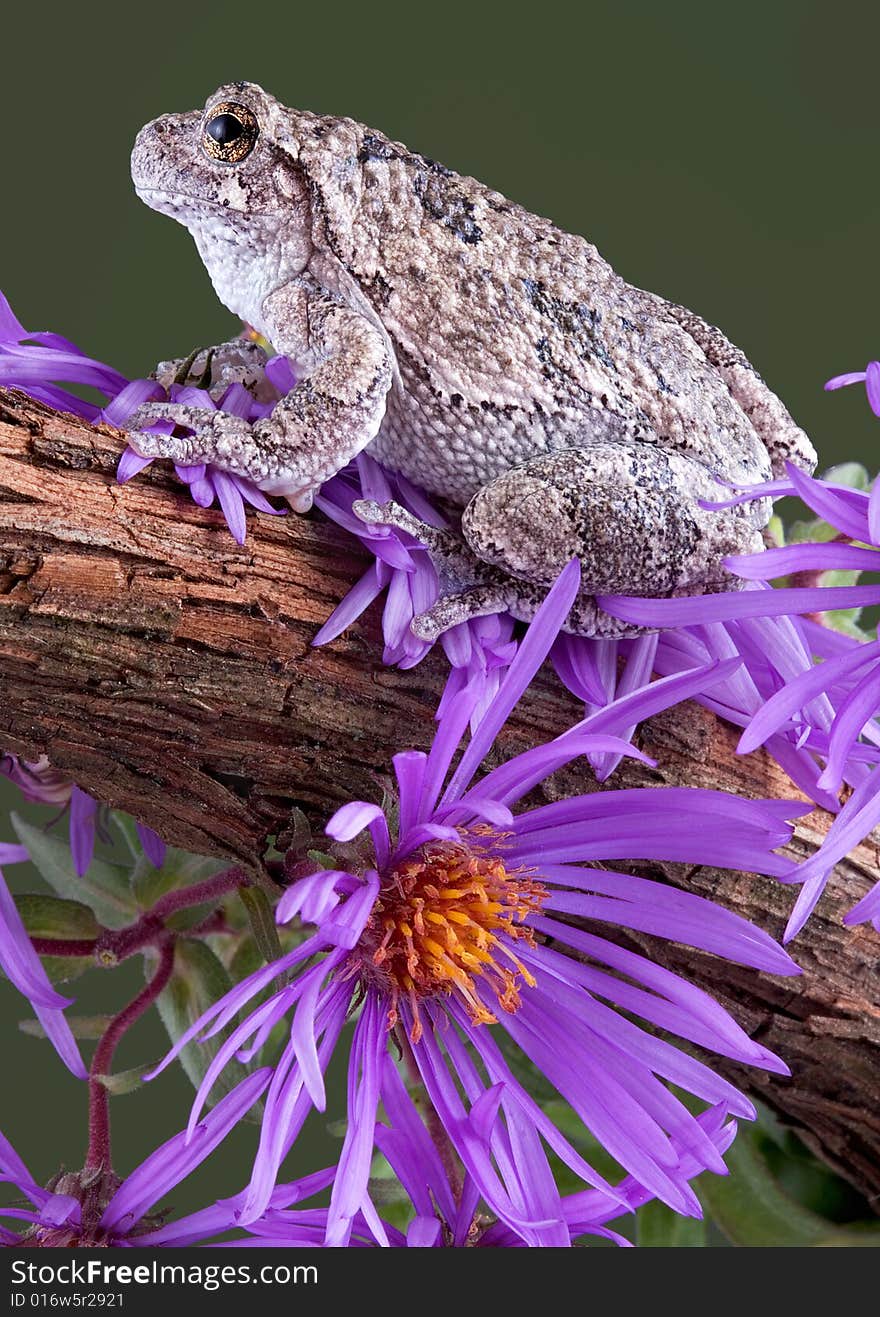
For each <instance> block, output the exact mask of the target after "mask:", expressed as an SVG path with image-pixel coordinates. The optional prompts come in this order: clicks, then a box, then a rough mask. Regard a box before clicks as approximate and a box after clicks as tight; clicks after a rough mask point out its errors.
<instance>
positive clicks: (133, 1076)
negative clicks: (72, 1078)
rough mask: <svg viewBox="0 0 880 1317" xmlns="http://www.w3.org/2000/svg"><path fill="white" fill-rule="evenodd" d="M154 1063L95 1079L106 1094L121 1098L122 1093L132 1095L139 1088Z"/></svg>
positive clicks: (99, 1076) (97, 1076) (149, 1062)
mask: <svg viewBox="0 0 880 1317" xmlns="http://www.w3.org/2000/svg"><path fill="white" fill-rule="evenodd" d="M155 1064H156V1063H155V1061H148V1062H147V1063H146V1064H145V1065H136V1066H133V1067H132V1069H131V1070H117V1071H116V1073H115V1074H112V1075H96V1076H95V1078H96V1079H97V1080H98V1083H99V1084H103V1086H104V1088H106V1090H107V1092H108V1093H112V1094H113V1096H114V1097H121V1096H122V1094H123V1093H133V1092H134V1091H135V1089H136V1088H140V1087H141V1085H142V1084H143V1082H144V1075H145V1074H146V1073H147V1071H148V1070H152V1069H153V1066H154V1065H155Z"/></svg>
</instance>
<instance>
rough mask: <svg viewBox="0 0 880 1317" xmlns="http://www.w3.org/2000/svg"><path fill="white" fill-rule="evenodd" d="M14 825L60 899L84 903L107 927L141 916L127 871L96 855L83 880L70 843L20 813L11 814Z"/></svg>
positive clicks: (35, 862)
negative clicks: (36, 825) (74, 863)
mask: <svg viewBox="0 0 880 1317" xmlns="http://www.w3.org/2000/svg"><path fill="white" fill-rule="evenodd" d="M10 819H11V821H12V826H13V828H14V829H15V832H16V835H17V837H18V839H19V841H20V842H21V844H22V846H26V847H27V849H28V854H29V855H30V858H31V861H32V862H33V864H34V866H35V868H36V869H37V870H38V872H39V874H40V877H41V878H43V879H44V880H45V881H46V883H48V885H49V887H51V888H52V890H53V891H54V892H56V893H57V894H58V895H59V896H62V897H64V898H65V899H67V900H71V901H77V902H79V903H85V904H86V905H87V906H88V907H89V909H90V910H91V911H92V912H93V914H94V916H95V918H96V919H97V920H98V922H99V923H100V924H103V925H104V927H105V928H114V929H116V928H125V926H126V925H127V924H132V923H134V921H135V920H136V919H137V917H138V915H139V914H140V910H139V908H138V904H137V901H136V900H135V897H134V895H133V893H132V890H131V886H130V883H129V873H128V870H127V869H126V868H125V867H124V866H123V865H121V864H110V863H109V862H108V861H106V860H102V859H100V858H98V857H97V856H96V857H95V858H94V859H93V860H92V863H91V864H90V865H89V870H88V873H86V874H85V875H84V876H83V877H82V878H81V877H80V876H79V874H78V873H77V872H76V870H75V869H74V867H73V860H72V859H71V855H70V847H69V845H68V844H67V841H66V840H64V841H62V840H61V838H60V837H56V836H54V835H53V834H52V833H51V832H46V831H45V830H44V829H43V828H37V827H34V825H33V824H31V823H28V822H26V820H25V819H23V818H21V817H20V816H19V815H18V814H16V813H15V812H13V813H12V814H10Z"/></svg>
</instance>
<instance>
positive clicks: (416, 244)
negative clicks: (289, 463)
mask: <svg viewBox="0 0 880 1317" xmlns="http://www.w3.org/2000/svg"><path fill="white" fill-rule="evenodd" d="M336 123H337V124H339V125H344V129H343V134H344V136H345V137H346V139H347V150H348V159H349V161H351V158H352V154H353V150H354V148H355V147H356V168H355V169H353V170H350V175H349V178H348V180H347V183H346V186H347V203H348V204H347V207H346V208H347V209H348V210H349V211H352V212H353V214H352V215H351V218H350V221H348V222H346V224H345V230H346V231H345V232H344V233H342V234H339V233H337V232H336V230H335V229H334V226H333V224H332V222H331V224H330V225H329V227H328V226H326V225H325V228H324V233H325V234H327V235H328V236H329V237H330V239H331V241H332V240H333V238H334V237H336V238H338V242H337V243H336V244H335V249H336V254H337V256H339V257H340V259H342V260H343V263H344V264H345V266H346V269H347V270H348V272H349V274H350V275H351V276H352V277H353V278H354V280H355V281H356V282H357V284H358V285H359V288H360V290H361V292H362V293H363V295H364V296H365V297H366V299H367V300H368V302H369V303H370V306H371V308H372V310H373V312H374V313H375V315H376V316H377V318H378V319H379V320H380V321H381V323H382V325H383V326H384V328H385V330H386V332H387V334H388V336H389V338H390V340H391V343H392V345H393V347H394V351H395V355H396V359H397V364H398V368H399V381H398V383H397V384H396V385H395V388H394V389H393V391H392V395H391V397H390V399H389V405H388V411H387V415H386V418H385V421H384V423H383V426H382V429H381V431H380V434H379V436H378V438H377V439H376V441H375V451H376V455H377V457H379V458H380V459H381V460H383V461H385V462H386V463H387V464H388V465H390V466H392V467H394V468H395V469H398V470H401V471H403V472H404V473H405V474H407V475H409V476H411V477H414V478H416V479H419V480H420V481H421V483H422V484H423V485H427V486H428V487H429V488H431V489H432V490H433V492H435V493H439V494H443V495H445V496H446V497H448V498H451V499H453V500H454V501H456V502H458V503H464V502H466V501H467V499H468V498H469V497H470V496H471V495H472V494H473V493H474V492H475V490H476V489H478V488H480V487H481V486H482V485H485V484H486V483H487V482H488V481H489V480H491V479H493V478H494V477H495V476H496V475H498V474H500V473H501V472H503V471H506V470H509V469H510V468H511V467H513V466H517V465H519V464H521V463H522V462H523V461H526V460H528V459H529V458H531V457H534V456H536V455H538V454H541V453H544V452H548V451H552V450H554V449H567V448H578V447H584V446H587V445H589V444H590V443H593V442H599V441H604V440H608V439H613V438H616V437H627V438H630V439H633V440H639V439H644V440H645V441H646V442H650V443H654V444H659V445H660V446H662V447H667V448H670V449H673V450H676V451H681V452H687V453H689V454H690V455H692V456H694V457H696V458H697V459H698V460H700V461H701V462H703V463H704V464H705V465H706V466H707V467H709V468H710V469H711V470H713V471H714V472H715V473H716V474H718V475H719V476H721V477H722V478H724V479H729V480H734V481H742V482H744V483H748V482H752V481H756V480H760V479H762V478H764V477H766V476H769V474H770V462H769V458H768V453H767V446H766V444H765V442H763V441H762V438H761V437H760V436H759V434H758V433H757V432H756V428H755V426H754V425H753V424H752V422H751V421H750V419H749V417H748V416H747V415H746V413H745V411H744V410H743V408H742V407H741V406H740V405H739V403H738V402H737V401H736V400H735V398H734V396H733V394H732V392H731V388H730V387H729V383H728V382H727V381H726V380H725V376H724V373H723V372H722V371H719V369H718V368H717V366H716V365H715V364H713V362H712V361H711V360H710V358H709V357H708V356H707V355H706V352H704V350H703V348H702V347H701V346H700V345H699V344H698V342H697V340H696V339H695V337H694V335H693V333H692V326H689V325H686V324H684V323H682V317H681V316H678V317H676V315H675V314H674V312H675V311H677V310H678V308H672V307H670V306H669V304H667V303H666V302H664V301H663V300H662V299H661V298H657V297H654V296H652V295H651V294H648V293H644V292H642V291H641V290H640V289H636V288H633V287H631V286H630V285H628V284H627V283H625V282H624V281H623V280H622V279H621V278H620V277H619V276H618V275H616V274H615V273H614V271H613V270H612V269H611V267H610V266H609V265H608V263H607V262H606V261H605V260H604V259H603V258H602V257H601V256H600V255H599V253H598V252H597V250H596V248H595V247H594V246H593V245H592V244H591V243H589V242H588V241H587V240H586V239H584V238H582V237H579V236H577V235H574V234H569V233H566V232H564V231H563V230H561V229H559V228H558V227H557V226H556V225H554V224H553V223H552V222H551V221H550V220H548V219H545V218H542V217H541V216H537V215H533V214H531V213H530V212H529V211H527V210H525V209H524V208H523V207H521V206H519V205H517V204H516V203H515V202H512V201H510V200H509V199H508V198H506V197H504V196H503V195H502V194H501V193H499V192H496V191H493V190H492V189H490V188H488V187H486V186H484V185H483V184H481V183H480V182H478V181H477V180H476V179H472V178H468V177H465V176H462V175H459V174H456V173H454V172H453V171H451V170H449V169H447V168H445V167H444V166H442V165H439V164H437V163H436V162H434V161H431V160H428V159H426V158H425V157H423V156H420V155H416V154H414V153H413V152H410V151H409V150H407V148H406V147H404V146H402V145H401V144H399V143H394V142H390V141H388V139H386V138H384V137H383V136H381V135H380V134H378V133H374V132H372V131H371V130H368V129H365V128H363V127H362V126H361V125H358V124H354V123H353V121H349V120H340V121H336ZM326 146H327V141H326V135H325V137H324V142H323V143H322V147H323V148H324V149H326ZM338 178H339V170H338V168H337V170H336V174H335V178H334V186H337V187H338ZM692 319H693V321H695V322H698V323H699V324H703V322H701V321H698V318H697V317H693V318H692ZM706 328H709V327H706ZM715 332H716V333H717V331H715ZM719 337H720V336H719ZM722 341H723V342H724V343H725V344H726V340H722ZM727 346H728V347H729V346H730V345H727ZM732 351H735V350H734V349H732ZM738 360H740V361H741V362H743V363H745V367H746V368H747V369H748V370H749V371H751V378H752V380H753V381H754V380H757V382H758V385H757V386H756V387H759V388H761V389H763V390H764V393H766V394H767V395H768V396H769V397H771V398H773V395H771V394H769V390H766V388H765V386H763V385H762V383H761V381H760V379H759V377H758V376H757V375H755V373H754V372H753V371H752V370H751V367H750V366H749V364H748V362H747V361H746V359H745V358H744V357H742V354H738ZM774 401H775V402H777V404H778V400H775V399H774ZM778 407H779V408H780V409H781V411H782V413H783V414H784V416H785V417H786V418H787V413H785V412H784V409H783V408H782V407H781V404H778ZM788 421H789V423H790V425H791V426H792V428H793V429H796V427H794V425H793V422H791V421H790V418H788ZM798 433H800V432H798ZM807 442H808V441H807ZM429 454H430V461H428V460H427V459H428V456H429Z"/></svg>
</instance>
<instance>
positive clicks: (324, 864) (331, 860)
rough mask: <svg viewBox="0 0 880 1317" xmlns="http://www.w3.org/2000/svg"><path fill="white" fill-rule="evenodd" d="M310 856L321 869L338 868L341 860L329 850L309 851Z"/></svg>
mask: <svg viewBox="0 0 880 1317" xmlns="http://www.w3.org/2000/svg"><path fill="white" fill-rule="evenodd" d="M308 857H309V859H310V860H311V861H312V863H313V864H317V866H318V868H319V869H338V868H339V861H338V860H337V859H336V858H335V857H334V856H333V855H328V853H327V851H309V852H308Z"/></svg>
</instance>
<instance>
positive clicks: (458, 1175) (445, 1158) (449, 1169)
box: [394, 1025, 464, 1225]
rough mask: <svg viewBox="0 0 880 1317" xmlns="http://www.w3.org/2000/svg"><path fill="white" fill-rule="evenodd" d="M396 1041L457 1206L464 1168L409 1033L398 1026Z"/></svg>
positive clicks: (413, 1094) (395, 1033)
mask: <svg viewBox="0 0 880 1317" xmlns="http://www.w3.org/2000/svg"><path fill="white" fill-rule="evenodd" d="M394 1037H395V1038H396V1039H397V1043H398V1046H399V1047H400V1050H401V1052H402V1053H403V1060H404V1064H405V1065H406V1071H407V1074H408V1076H409V1079H410V1083H411V1085H412V1089H413V1092H412V1099H413V1102H414V1103H415V1105H416V1107H417V1108H418V1109H419V1110H420V1111H421V1112H422V1113H423V1114H424V1117H425V1124H426V1125H427V1128H428V1133H429V1134H430V1136H431V1141H432V1143H433V1144H434V1147H435V1148H436V1149H437V1152H438V1153H439V1155H440V1160H441V1162H442V1163H443V1169H444V1170H445V1172H446V1176H447V1178H448V1180H449V1187H450V1188H451V1190H452V1196H453V1198H454V1199H455V1202H456V1205H457V1204H458V1203H460V1202H461V1194H462V1190H463V1189H464V1167H463V1166H462V1164H461V1161H460V1160H459V1156H458V1153H457V1152H456V1151H455V1148H454V1146H453V1144H452V1140H451V1139H450V1137H449V1134H448V1133H447V1131H446V1126H445V1125H444V1124H443V1121H442V1120H441V1119H440V1116H439V1115H438V1113H437V1108H436V1107H435V1106H434V1104H433V1102H432V1101H431V1099H430V1097H429V1096H428V1090H427V1089H426V1088H425V1083H424V1080H423V1079H422V1074H421V1071H420V1070H419V1063H418V1061H417V1060H416V1058H415V1053H414V1052H413V1049H412V1043H411V1042H410V1040H409V1038H408V1037H407V1034H406V1030H405V1029H402V1028H401V1027H400V1025H398V1026H397V1027H396V1028H395V1030H394ZM449 1224H450V1225H451V1224H452V1223H451V1222H450V1223H449Z"/></svg>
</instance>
